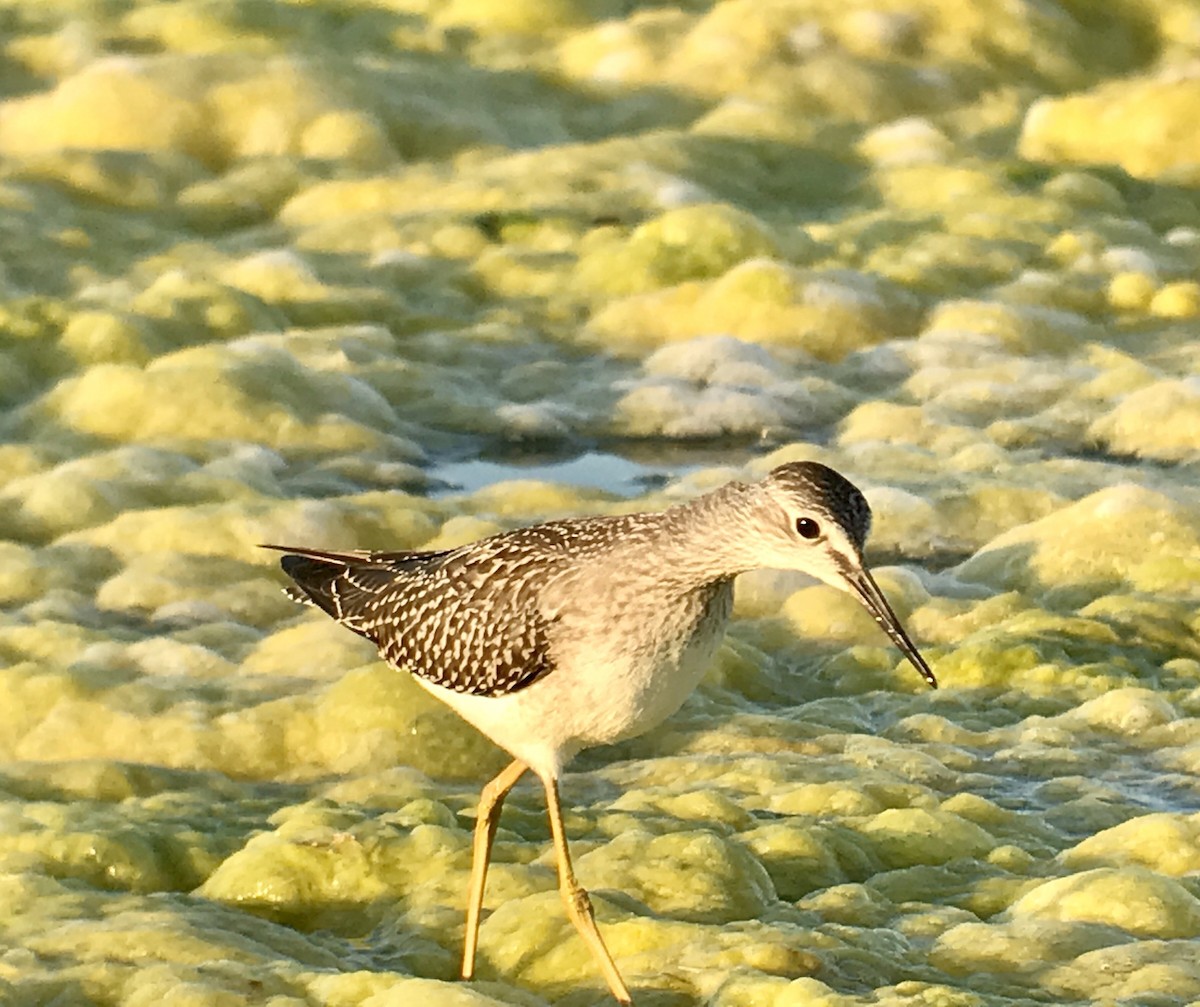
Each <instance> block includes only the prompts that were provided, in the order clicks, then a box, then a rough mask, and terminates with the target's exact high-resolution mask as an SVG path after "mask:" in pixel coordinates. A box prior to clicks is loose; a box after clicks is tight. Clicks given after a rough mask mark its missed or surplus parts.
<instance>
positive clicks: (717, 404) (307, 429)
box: [0, 0, 1200, 1007]
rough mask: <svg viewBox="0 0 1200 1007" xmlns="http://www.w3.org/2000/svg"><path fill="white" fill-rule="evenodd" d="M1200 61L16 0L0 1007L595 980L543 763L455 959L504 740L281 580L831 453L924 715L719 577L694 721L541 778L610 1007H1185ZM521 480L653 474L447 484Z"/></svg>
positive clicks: (1118, 35)
mask: <svg viewBox="0 0 1200 1007" xmlns="http://www.w3.org/2000/svg"><path fill="white" fill-rule="evenodd" d="M1196 24H1197V22H1196V15H1195V8H1194V5H1193V4H1192V3H1191V2H1190V0H1146V2H1143V3H1138V4H1134V3H1128V4H1104V5H1100V4H1091V3H1087V2H1083V0H1057V2H1054V0H1047V2H1043V3H1038V4H1019V3H1010V2H1007V0H978V2H973V3H960V4H946V3H940V2H936V0H912V2H909V3H899V2H895V0H884V2H880V0H872V2H857V0H805V2H799V0H725V2H720V3H716V2H706V0H696V2H686V3H682V2H681V3H680V4H678V5H677V6H671V5H658V4H639V3H629V2H626V0H620V2H618V0H374V2H372V0H360V2H353V0H347V2H344V3H332V2H330V3H317V2H313V3H299V2H297V3H268V2H263V0H240V2H239V0H215V2H214V0H204V2H190V0H184V2H169V3H133V2H128V0H106V2H104V3H99V2H95V3H89V2H88V0H80V2H71V3H66V2H63V3H46V2H45V0H7V2H5V3H4V4H2V5H0V26H2V28H3V32H2V37H3V60H0V156H2V160H0V230H2V240H0V293H2V299H0V407H2V409H3V413H2V415H0V438H2V443H0V480H2V487H0V536H2V538H3V542H0V605H2V606H3V607H2V611H0V663H3V665H4V667H3V670H2V672H0V711H2V714H0V753H2V757H3V760H4V761H3V764H2V765H0V794H2V796H3V803H2V810H0V814H2V816H3V817H2V824H0V871H2V874H0V944H2V946H3V953H2V954H0V1001H2V1002H4V1003H6V1004H8V1003H12V1004H55V1005H59V1007H72V1005H77V1004H80V1005H82V1004H103V1005H106V1007H110V1005H111V1007H125V1005H129V1007H135V1005H139V1007H140V1005H150V1004H153V1005H158V1004H170V1005H185V1007H201V1005H204V1007H208V1005H213V1007H234V1005H240V1004H260V1003H267V1004H272V1005H275V1007H284V1005H297V1007H298V1005H302V1004H303V1005H310V1007H356V1005H363V1007H367V1005H369V1007H385V1005H418V1007H422V1005H429V1007H450V1005H462V1007H482V1005H495V1004H511V1005H527V1007H529V1005H537V1004H547V1003H555V1004H564V1005H568V1007H583V1005H593V1004H603V1003H606V1002H608V1001H607V994H606V993H605V991H604V989H603V987H602V985H601V983H600V979H599V977H598V976H597V975H596V973H595V970H594V968H593V965H592V963H591V961H590V960H589V957H588V955H587V953H586V951H585V950H584V948H583V947H582V945H581V944H580V943H579V941H578V940H577V938H576V937H575V936H574V935H573V932H572V931H571V929H570V927H569V924H568V923H567V922H566V920H565V918H564V916H563V914H562V913H561V910H560V907H559V903H558V896H557V894H556V892H555V876H554V870H553V863H552V860H551V857H550V853H549V844H548V841H547V828H546V825H545V821H544V811H543V807H542V802H541V799H540V797H539V796H538V795H537V793H536V792H535V789H534V788H532V787H529V786H528V785H522V786H519V787H518V788H517V790H516V791H515V792H514V794H513V796H512V798H511V799H510V802H509V806H508V807H507V808H506V809H505V815H504V819H503V822H502V826H501V831H500V834H499V839H498V842H497V851H496V861H497V862H496V864H495V867H494V869H493V872H492V875H491V878H490V883H489V889H488V896H487V907H488V910H489V915H488V918H487V920H486V922H485V923H484V927H483V934H482V962H481V968H480V974H481V977H482V978H481V979H480V980H479V981H478V982H474V983H471V984H459V983H456V982H453V977H454V975H455V972H456V964H457V956H458V953H459V944H460V940H461V936H462V912H463V904H464V901H465V889H466V878H467V870H468V863H469V855H470V854H469V846H470V831H471V826H472V814H473V805H474V801H475V797H476V793H477V789H478V786H479V784H480V783H481V782H482V781H483V780H484V779H485V778H486V777H487V776H488V775H489V774H490V773H491V772H493V771H495V769H496V768H497V767H498V766H500V765H501V762H502V757H501V756H500V754H499V753H497V752H496V751H495V750H494V749H493V748H491V747H490V746H489V745H488V744H487V743H485V742H484V741H482V740H481V739H479V738H478V737H476V736H474V735H472V734H471V733H470V732H469V731H468V730H467V729H466V728H464V727H462V726H460V725H459V724H458V723H457V722H456V721H455V720H454V718H453V717H452V716H451V715H450V714H449V713H447V712H445V711H444V710H442V709H441V708H439V707H438V706H437V705H435V704H434V703H433V701H432V700H430V699H428V698H426V697H425V696H424V695H423V694H422V693H421V692H420V691H419V690H417V689H416V688H414V686H413V685H412V684H411V683H410V682H409V681H408V680H407V679H406V678H405V676H404V675H402V674H399V673H396V672H393V671H391V670H389V669H387V668H386V667H384V666H382V665H381V664H379V663H378V662H377V661H375V659H374V655H373V653H372V652H371V650H370V648H369V647H367V646H366V645H364V644H363V643H362V641H360V640H358V639H357V638H355V637H353V636H352V635H351V634H349V633H347V632H344V631H342V630H339V629H338V628H337V627H336V626H334V625H333V624H332V623H331V622H330V621H329V620H326V619H324V618H323V617H321V616H319V615H318V614H315V613H305V612H302V611H300V610H298V609H297V608H296V607H295V606H293V605H292V604H291V603H290V602H288V601H287V600H286V599H285V598H284V597H283V596H282V595H281V594H280V593H279V590H278V589H279V586H280V583H281V577H280V576H279V575H278V573H277V572H276V571H275V570H274V569H273V566H272V560H271V557H269V556H267V555H265V554H262V553H260V552H258V551H257V550H256V549H255V545H256V543H258V542H262V541H284V542H297V543H306V544H312V545H321V546H326V547H331V548H345V547H372V546H374V547H384V548H393V549H395V548H417V547H438V546H446V545H451V544H455V543H459V542H463V541H466V540H469V539H472V538H475V537H477V536H480V535H483V534H486V533H488V532H491V531H494V530H497V529H500V528H506V527H510V526H512V525H514V524H518V523H522V522H530V521H534V520H539V519H544V518H547V517H551V516H559V515H567V514H576V513H585V512H588V513H590V512H612V511H617V510H625V509H629V508H635V507H643V506H646V507H660V506H665V505H667V504H669V503H670V502H672V501H675V500H678V499H681V498H683V497H685V496H686V495H688V494H691V493H693V492H697V491H699V490H701V489H703V488H706V487H708V486H711V485H714V484H716V483H718V482H720V481H722V480H724V479H726V478H731V477H737V476H751V477H753V476H758V475H761V474H762V473H763V472H764V471H765V470H766V469H767V468H768V467H769V466H771V465H773V464H775V463H777V462H780V461H782V460H786V459H793V458H816V459H819V460H822V461H825V462H827V463H829V464H832V465H834V466H836V467H837V468H839V469H841V470H842V471H844V472H846V473H847V474H848V475H849V476H851V477H852V478H853V479H854V480H855V481H856V482H858V483H859V484H860V485H862V486H863V488H864V489H865V490H866V492H867V496H868V498H869V499H870V502H871V504H872V506H873V508H874V510H875V513H876V530H875V534H874V537H873V539H872V558H873V560H874V561H875V562H876V563H877V564H879V565H881V566H882V567H883V569H882V572H881V573H880V580H881V582H882V583H883V584H884V587H885V589H886V590H887V592H888V594H889V596H890V597H892V598H893V599H894V602H895V605H896V607H897V609H898V610H899V611H900V614H901V615H902V616H903V617H904V618H905V619H906V621H907V623H908V625H909V626H910V628H911V630H912V632H913V635H914V636H915V637H916V638H917V640H918V641H919V642H920V643H921V644H922V646H923V647H924V648H925V650H926V653H927V654H928V655H929V657H930V659H931V660H932V662H933V664H934V667H935V669H936V671H937V673H938V676H939V678H940V679H941V681H942V683H943V686H944V688H943V689H942V690H941V691H940V692H938V693H936V694H934V693H930V692H927V691H925V690H924V688H923V687H922V685H921V683H920V682H919V681H917V680H916V677H915V676H914V675H913V673H912V672H911V669H909V668H907V667H906V666H905V665H902V664H900V663H899V659H898V655H897V654H896V653H895V652H894V651H892V650H890V649H888V648H886V647H885V646H883V644H884V642H885V641H884V640H883V639H882V638H881V636H880V634H879V633H878V631H877V629H876V628H875V627H874V626H873V625H871V624H870V621H869V619H868V618H866V617H865V616H864V615H863V614H862V613H861V612H860V611H859V610H858V608H857V606H856V604H855V602H854V601H853V600H852V599H850V598H845V597H841V596H837V595H834V594H832V593H831V592H830V591H828V590H826V589H824V588H820V587H812V586H810V585H804V584H800V583H797V582H795V581H792V580H789V579H788V578H785V577H780V576H772V575H761V576H756V577H752V578H748V579H747V580H746V582H745V583H743V585H742V588H741V593H740V597H739V608H738V612H737V619H736V620H735V623H734V626H733V629H732V633H731V636H730V639H729V641H728V643H727V645H726V646H725V647H724V648H723V649H722V651H721V652H720V655H719V658H718V660H717V661H716V663H715V666H714V667H713V669H712V672H711V674H710V675H709V676H708V677H707V679H706V680H705V682H704V683H703V685H702V686H701V688H700V689H699V691H698V693H697V694H696V695H695V696H694V697H693V698H692V699H691V700H690V701H689V702H688V703H687V705H686V706H685V707H684V709H683V710H682V711H681V712H680V713H679V715H678V716H676V717H675V718H673V719H672V720H671V721H669V722H668V723H667V724H666V725H665V726H664V727H662V728H661V729H659V730H658V731H656V732H654V733H653V734H651V735H649V736H647V737H645V738H642V739H639V740H637V741H634V742H631V743H628V744H626V745H624V746H622V747H621V748H620V749H618V750H615V751H604V752H596V753H590V754H589V755H587V756H585V757H583V758H581V759H580V760H579V762H578V763H577V765H576V766H575V767H574V768H575V770H576V771H575V772H572V773H571V774H569V775H568V776H567V778H566V780H565V784H564V790H565V794H566V798H567V801H568V802H569V805H570V810H569V812H568V823H567V825H568V830H569V834H570V836H571V837H572V839H573V843H574V849H575V852H576V857H577V861H578V865H577V866H578V872H579V876H580V879H581V880H582V882H583V883H584V884H585V885H587V886H588V887H589V888H591V889H592V890H593V891H594V892H595V901H596V904H597V909H598V915H599V918H600V923H601V926H602V928H603V930H604V933H605V936H606V939H607V941H608V943H609V946H610V947H611V948H612V950H613V952H614V954H615V956H616V958H617V959H618V961H619V963H620V966H621V968H622V970H623V972H624V974H625V976H626V977H627V978H628V980H629V982H630V985H631V986H632V988H633V989H634V993H635V996H636V998H637V1002H638V1003H639V1004H642V1005H651V1007H685V1005H699V1004H711V1005H713V1007H801V1005H817V1004H820V1005H838V1007H849V1005H876V1004H877V1005H900V1004H920V1005H991V1004H995V1005H1011V1004H1034V1003H1038V1004H1040V1003H1054V1004H1069V1003H1113V1004H1115V1003H1129V1004H1135V1003H1136V1004H1154V1005H1174V1004H1185V1003H1189V1002H1191V1003H1193V1004H1195V1003H1200V782H1198V776H1197V774H1198V773H1200V688H1198V687H1200V663H1198V658H1200V616H1198V614H1197V608H1198V606H1197V602H1198V601H1200V587H1198V585H1200V490H1198V482H1200V479H1198V474H1200V467H1198V459H1200V379H1198V378H1197V373H1198V372H1200V283H1198V282H1197V281H1198V277H1200V196H1198V193H1197V188H1196V184H1197V182H1200V167H1198V165H1200V148H1198V147H1197V144H1196V136H1197V124H1198V123H1200V78H1197V77H1196V76H1195V74H1194V72H1191V71H1190V70H1189V69H1188V68H1189V67H1191V66H1193V65H1194V61H1195V60H1196V59H1197V58H1198V57H1200V34H1198V33H1197V28H1196ZM696 442H699V443H701V444H703V445H704V450H703V451H702V452H693V451H690V449H689V448H688V446H689V445H691V444H693V443H696ZM524 443H529V444H532V445H535V446H536V447H537V448H538V449H539V450H542V451H550V452H551V453H552V454H556V455H557V456H558V457H560V458H561V457H566V456H568V455H569V454H570V453H571V452H572V451H578V450H580V449H581V448H582V447H583V446H586V445H593V446H595V445H599V446H601V447H602V448H603V449H604V450H606V451H609V452H614V453H616V454H623V455H628V456H630V457H633V458H636V459H638V460H640V461H641V462H642V463H644V464H645V465H646V471H647V473H648V474H649V475H650V476H654V475H656V474H658V473H661V472H664V471H665V472H675V473H677V474H678V476H679V477H678V478H674V479H671V480H667V481H666V482H655V481H653V480H651V481H650V482H648V483H646V484H645V485H644V486H643V487H642V489H641V490H638V491H637V492H638V493H639V494H641V493H643V491H645V490H648V489H649V488H650V487H657V488H653V490H652V491H650V492H645V494H644V495H637V496H636V497H634V498H630V497H629V495H615V494H612V493H610V492H603V491H602V490H599V489H597V490H590V489H582V488H576V487H572V486H570V485H566V484H564V483H561V482H556V481H549V482H530V481H525V482H519V481H510V482H505V483H501V484H498V485H486V486H483V487H478V488H477V487H472V488H470V489H469V490H467V491H461V492H458V493H457V494H453V493H451V494H446V493H444V492H438V490H439V487H438V485H437V482H436V476H437V472H438V465H439V464H440V461H441V460H443V459H446V458H451V457H460V458H461V457H469V456H470V453H471V452H472V451H474V450H477V449H478V448H479V447H480V446H481V445H491V446H493V447H494V446H496V445H503V444H508V445H509V446H510V448H509V450H510V454H511V453H514V452H515V453H519V449H520V445H521V444H524ZM717 462H719V463H720V465H721V466H722V467H716V464H717ZM441 489H443V490H444V489H445V488H444V487H441ZM626 489H627V490H628V489H629V487H626Z"/></svg>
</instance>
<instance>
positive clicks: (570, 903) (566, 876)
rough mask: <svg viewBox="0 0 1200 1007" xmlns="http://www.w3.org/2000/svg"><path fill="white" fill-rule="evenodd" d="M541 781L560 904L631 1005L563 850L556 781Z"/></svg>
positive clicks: (589, 903) (613, 986)
mask: <svg viewBox="0 0 1200 1007" xmlns="http://www.w3.org/2000/svg"><path fill="white" fill-rule="evenodd" d="M542 783H543V784H544V785H545V787H546V810H547V811H548V812H549V815H550V834H551V835H552V836H553V838H554V852H555V853H556V854H557V856H558V888H559V892H560V893H561V894H562V900H563V905H565V906H566V908H567V916H568V918H569V919H570V920H571V922H572V923H573V924H575V929H576V930H578V931H579V936H580V937H582V938H583V940H584V943H585V944H587V946H588V949H589V950H590V951H591V952H592V957H593V958H595V959H596V962H597V964H599V966H600V971H601V972H603V973H604V979H605V982H607V983H608V988H609V990H611V991H612V995H613V996H614V997H616V999H617V1002H618V1003H621V1004H625V1005H631V1004H632V1003H633V999H632V998H631V997H630V995H629V988H628V987H627V986H626V985H625V980H623V979H622V978H621V973H620V972H618V971H617V966H616V964H615V963H614V962H613V960H612V955H610V954H609V953H608V948H607V947H606V946H605V944H604V938H602V937H601V936H600V931H599V930H598V929H597V928H596V915H595V913H594V911H593V910H592V900H591V899H589V898H588V893H587V892H586V891H585V890H584V888H583V886H582V885H580V884H579V882H578V881H576V880H575V871H574V870H573V869H572V867H571V852H570V850H568V849H567V834H566V829H565V828H564V827H563V817H562V806H561V805H560V804H559V800H558V780H556V779H555V778H554V777H553V776H543V777H542Z"/></svg>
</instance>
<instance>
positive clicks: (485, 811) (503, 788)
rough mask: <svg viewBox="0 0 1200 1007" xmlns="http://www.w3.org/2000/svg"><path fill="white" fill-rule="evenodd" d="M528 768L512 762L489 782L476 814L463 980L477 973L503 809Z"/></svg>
mask: <svg viewBox="0 0 1200 1007" xmlns="http://www.w3.org/2000/svg"><path fill="white" fill-rule="evenodd" d="M527 768H528V767H527V766H526V765H525V763H523V762H521V761H520V760H519V759H517V760H515V761H513V762H510V763H509V764H508V765H507V766H505V767H504V769H502V770H501V771H500V772H499V773H498V774H497V775H496V776H495V777H494V778H493V779H492V780H490V781H489V782H487V783H485V784H484V786H483V790H482V791H480V794H479V811H478V812H477V813H476V815H475V841H474V847H473V853H472V856H471V887H470V890H469V892H468V895H467V932H466V936H465V937H464V939H463V960H462V977H463V978H464V979H470V978H471V977H472V976H473V975H474V974H475V949H476V947H478V945H479V914H480V911H481V910H482V908H483V888H484V885H485V884H486V883H487V869H488V860H489V859H490V858H491V856H492V841H493V840H494V839H495V838H496V826H497V825H499V824H500V809H501V808H502V807H503V806H504V798H506V797H507V796H508V792H509V791H510V790H512V788H513V786H514V785H515V784H516V782H517V780H519V779H520V778H521V774H522V773H524V772H525V770H526V769H527Z"/></svg>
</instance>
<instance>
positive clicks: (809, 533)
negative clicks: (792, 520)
mask: <svg viewBox="0 0 1200 1007" xmlns="http://www.w3.org/2000/svg"><path fill="white" fill-rule="evenodd" d="M796 531H797V533H798V534H799V535H800V537H801V538H807V539H814V538H816V537H817V536H818V535H820V534H821V526H820V525H819V524H817V522H816V521H814V520H813V519H812V518H810V517H798V518H796Z"/></svg>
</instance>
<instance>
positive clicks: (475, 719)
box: [421, 585, 732, 773]
mask: <svg viewBox="0 0 1200 1007" xmlns="http://www.w3.org/2000/svg"><path fill="white" fill-rule="evenodd" d="M731 607H732V591H731V589H730V586H729V585H721V586H720V587H719V588H714V589H713V591H712V593H711V596H709V597H704V598H701V599H699V600H698V602H697V603H696V604H693V605H689V606H687V607H686V609H684V610H681V611H678V612H675V613H669V614H667V615H665V616H663V615H662V614H661V613H660V614H659V615H660V617H659V618H657V619H655V620H654V625H652V626H648V625H647V623H646V621H645V614H644V613H643V614H642V618H641V619H639V620H638V621H637V623H636V625H635V624H634V623H633V622H632V621H631V622H630V625H628V626H622V625H617V626H612V627H606V629H605V632H604V633H603V634H602V636H600V637H597V635H596V634H593V633H588V632H584V631H580V632H577V633H575V634H572V633H571V629H570V627H569V626H568V627H567V628H566V630H565V631H564V635H563V636H562V637H560V639H559V651H558V654H557V655H556V666H555V668H554V669H553V670H552V671H551V672H549V673H548V674H547V675H546V676H545V677H544V678H540V679H538V680H537V681H535V682H534V683H533V684H531V685H529V686H527V687H526V688H524V689H520V690H518V691H517V692H512V693H508V694H506V695H502V696H478V695H471V694H466V693H459V692H454V691H452V690H449V689H445V688H443V687H441V686H437V685H433V684H431V683H429V682H426V681H421V684H422V685H423V686H424V687H425V688H426V689H427V690H428V691H429V692H431V693H433V694H434V695H435V696H437V697H438V698H439V699H441V700H443V701H444V702H445V703H447V704H448V705H449V706H451V707H452V708H453V709H454V710H455V711H456V712H457V713H458V714H459V715H460V716H461V717H463V718H464V719H465V720H467V721H468V722H469V723H471V724H472V725H474V726H475V727H476V728H478V729H479V730H480V731H481V732H483V733H484V734H485V735H487V736H488V737H489V738H491V739H492V740H493V741H494V742H496V744H498V745H499V746H500V747H501V748H504V749H507V750H508V751H509V752H511V753H512V754H513V755H514V756H515V757H516V758H518V759H520V760H521V761H522V762H524V763H526V764H527V765H529V766H530V767H531V768H533V769H535V770H537V771H539V772H540V771H546V772H550V773H557V772H558V771H559V770H560V769H561V768H562V766H563V765H564V764H565V763H566V762H567V761H568V760H570V758H571V757H572V756H574V755H575V754H576V753H577V752H579V751H580V750H582V749H584V748H590V747H592V746H594V745H604V744H610V743H612V742H615V741H621V740H623V739H626V738H633V737H636V736H638V735H639V734H643V733H645V732H646V731H649V730H650V729H652V728H654V727H656V726H658V725H659V724H660V723H662V721H664V720H665V719H666V718H667V717H669V716H670V715H671V714H672V713H674V712H675V711H676V710H678V709H679V707H680V706H681V705H682V704H683V702H684V700H685V699H687V697H688V696H689V695H690V694H691V693H692V691H693V690H694V689H695V688H696V685H697V684H698V683H699V681H700V679H701V678H702V677H703V675H704V672H705V670H706V669H707V667H708V665H709V663H710V662H711V660H712V657H713V655H714V653H715V652H716V649H717V647H718V646H719V645H720V642H721V639H722V637H723V636H724V632H725V624H726V622H727V621H728V617H729V610H730V608H731ZM664 621H666V622H668V623H669V625H663V622H664Z"/></svg>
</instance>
